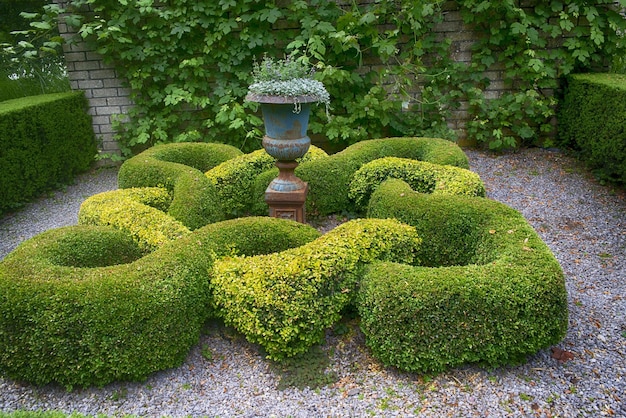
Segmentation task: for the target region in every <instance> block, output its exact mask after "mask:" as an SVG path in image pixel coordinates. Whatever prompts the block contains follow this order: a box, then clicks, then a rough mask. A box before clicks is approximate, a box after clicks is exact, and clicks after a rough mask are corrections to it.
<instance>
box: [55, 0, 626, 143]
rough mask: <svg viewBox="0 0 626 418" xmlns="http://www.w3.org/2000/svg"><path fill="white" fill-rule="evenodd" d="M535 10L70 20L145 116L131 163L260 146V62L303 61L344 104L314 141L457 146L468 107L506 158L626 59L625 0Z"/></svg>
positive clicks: (494, 7) (135, 114) (131, 15)
mask: <svg viewBox="0 0 626 418" xmlns="http://www.w3.org/2000/svg"><path fill="white" fill-rule="evenodd" d="M450 3H456V4H457V5H458V7H459V9H460V11H461V13H462V16H463V20H464V22H465V23H466V24H467V25H469V26H470V27H473V28H475V30H477V33H478V34H479V36H478V38H477V40H476V42H475V43H474V46H473V50H472V58H471V62H470V63H461V62H455V61H454V60H453V59H452V58H451V53H450V46H451V44H452V41H451V40H450V39H443V38H442V37H441V35H438V34H437V33H436V31H434V29H435V28H436V25H437V24H438V23H441V22H443V20H444V14H445V13H446V10H447V8H449V6H450ZM526 3H528V1H526V0H524V1H517V0H491V1H488V0H459V1H457V2H449V1H448V2H446V1H443V0H427V1H421V2H415V1H410V0H378V1H375V2H371V3H368V4H357V2H356V1H352V2H345V1H342V2H341V7H340V6H339V5H338V2H336V1H333V0H308V1H305V0H297V1H281V0H265V1H258V0H211V1H208V0H204V1H200V2H198V1H196V0H194V1H191V0H167V1H165V0H161V1H157V0H74V1H73V2H72V6H73V7H72V8H71V14H70V16H71V18H66V19H67V20H69V21H73V22H76V23H79V24H78V25H77V29H78V33H79V34H80V36H81V37H82V38H83V39H86V40H90V41H93V42H95V44H96V45H97V48H98V51H99V52H101V53H102V54H103V55H104V56H105V57H106V58H107V59H110V60H112V61H113V62H115V64H116V68H117V69H118V71H120V73H121V75H122V76H124V77H125V78H127V79H128V81H129V84H130V87H131V88H132V91H133V100H134V102H135V104H136V106H135V108H134V109H133V110H132V112H131V113H130V114H129V115H128V119H127V120H124V121H121V122H120V134H119V138H118V140H119V143H120V145H121V147H122V150H123V152H124V153H126V154H130V153H131V151H132V150H133V149H139V148H141V147H145V146H147V145H152V144H156V143H161V142H177V141H190V140H191V141H217V142H226V143H230V144H233V145H236V146H239V147H240V148H242V149H244V150H250V149H254V148H258V147H259V146H260V139H261V136H262V133H261V128H262V121H261V119H260V118H259V116H258V112H257V110H258V109H257V108H256V104H254V103H248V102H244V100H243V97H244V96H245V94H246V90H247V86H248V84H249V83H250V81H251V69H252V64H253V62H254V59H255V58H257V59H258V58H259V57H261V56H263V54H265V53H267V54H268V55H270V56H277V57H279V56H282V55H284V54H285V53H288V52H293V51H296V52H297V53H298V56H299V57H300V59H302V60H306V61H309V62H310V63H311V64H313V65H315V66H316V68H317V73H316V77H317V78H318V79H319V80H320V81H322V82H323V83H324V84H325V85H326V87H327V89H328V91H329V92H330V94H331V98H332V102H331V105H332V115H333V117H332V120H331V121H330V122H328V121H327V120H326V118H325V117H324V116H323V112H324V110H323V109H321V108H320V109H317V110H316V112H317V114H316V116H314V117H313V119H312V123H311V126H310V132H312V133H313V134H315V135H319V136H321V137H325V138H327V139H328V140H330V141H331V142H336V143H339V144H341V145H348V144H351V143H354V142H357V141H360V140H363V139H367V138H373V137H379V136H384V135H423V136H428V135H432V136H444V137H445V136H448V137H450V136H451V133H450V130H449V129H448V126H447V123H446V119H447V118H448V117H449V115H450V112H451V111H452V110H454V109H458V108H459V106H460V103H461V102H466V103H468V104H469V108H468V111H469V113H470V116H471V118H470V121H469V122H468V125H467V132H468V135H469V138H470V139H475V140H477V141H479V142H484V143H487V144H489V146H490V147H491V148H494V149H501V148H507V147H513V146H517V145H524V144H530V143H533V142H536V141H538V140H540V139H542V136H547V135H548V134H549V133H550V132H552V130H553V129H554V126H553V123H552V120H553V117H554V111H555V103H556V102H555V96H554V92H555V91H556V89H558V87H559V77H561V76H563V75H566V74H569V73H571V72H573V71H580V70H587V69H589V68H593V67H601V68H603V66H604V65H605V64H606V63H607V62H608V61H607V60H608V59H609V58H610V57H611V56H613V55H619V54H621V55H623V54H624V51H625V45H626V44H625V42H624V38H623V36H621V35H620V34H621V33H624V31H626V20H625V18H624V16H623V15H620V14H619V7H622V8H624V7H626V0H620V1H619V2H614V1H608V0H595V1H592V0H560V1H559V0H550V1H537V2H535V4H536V5H535V6H525V4H526ZM86 7H89V8H90V10H91V11H89V12H84V10H86ZM81 10H83V12H81ZM488 72H501V73H502V74H503V75H504V79H505V80H507V82H508V84H509V85H507V86H506V87H507V88H510V89H511V91H510V92H507V93H505V94H501V95H499V96H497V97H491V96H489V95H488V94H485V91H486V90H487V87H488V86H489V84H490V79H489V78H488V77H487V76H486V74H487V73H488Z"/></svg>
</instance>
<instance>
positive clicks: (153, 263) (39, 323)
mask: <svg viewBox="0 0 626 418" xmlns="http://www.w3.org/2000/svg"><path fill="white" fill-rule="evenodd" d="M318 236H319V233H318V232H317V231H315V230H314V229H313V228H311V227H310V226H308V225H301V224H297V223H294V222H289V221H285V220H280V219H274V218H245V219H237V220H233V221H225V222H221V223H216V224H212V225H208V226H206V227H204V228H201V229H199V230H196V231H194V232H193V233H191V234H189V235H187V236H186V237H183V238H181V239H178V240H176V241H172V242H170V243H169V244H166V245H164V246H162V247H160V248H159V249H158V250H156V251H154V252H153V253H150V254H148V255H147V256H145V257H143V258H139V259H137V260H136V261H133V258H135V257H136V256H137V255H138V253H139V249H138V247H137V245H136V244H135V243H134V242H133V241H132V239H131V238H130V236H128V235H127V234H124V233H122V232H120V231H116V230H113V229H111V228H109V227H95V226H72V227H65V228H59V229H54V230H50V231H47V232H45V233H43V234H40V235H38V236H36V237H34V238H31V239H30V240H27V241H25V242H24V243H22V244H21V245H20V246H19V247H18V248H17V249H16V250H15V251H13V252H12V253H11V254H9V255H8V256H7V257H6V258H5V259H4V260H3V261H2V262H1V263H0V313H1V315H0V372H2V373H4V374H6V376H8V377H11V378H14V379H17V380H25V381H28V382H32V383H35V384H40V385H43V384H47V383H51V382H56V383H60V384H62V385H65V386H66V387H68V388H72V387H74V386H91V385H104V384H107V383H109V382H112V381H115V380H142V379H145V378H146V377H147V376H148V375H149V374H150V373H152V372H155V371H157V370H163V369H167V368H170V367H175V366H178V365H180V364H181V363H182V362H183V361H184V359H185V357H186V356H187V353H188V352H189V349H190V348H191V346H192V345H193V344H195V343H197V341H198V338H199V336H200V329H201V327H202V325H203V324H204V321H205V320H206V319H207V318H208V317H209V316H211V315H212V313H213V304H212V303H211V300H212V298H211V295H210V289H211V287H210V276H209V271H210V270H211V267H212V264H213V262H214V260H215V259H216V258H219V257H222V256H224V255H227V254H233V253H235V254H249V255H256V254H259V253H263V252H265V251H267V252H276V251H282V250H285V249H287V248H291V247H294V246H300V245H303V244H305V243H307V242H310V241H311V240H313V239H315V238H316V237H318ZM70 247H72V248H70ZM123 261H130V262H129V263H127V264H118V263H119V262H123Z"/></svg>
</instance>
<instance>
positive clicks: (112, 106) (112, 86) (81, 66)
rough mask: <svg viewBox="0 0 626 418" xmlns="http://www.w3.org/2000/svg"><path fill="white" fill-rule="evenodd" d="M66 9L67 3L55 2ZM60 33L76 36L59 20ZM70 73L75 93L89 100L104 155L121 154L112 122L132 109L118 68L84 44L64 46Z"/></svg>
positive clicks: (66, 44) (96, 132)
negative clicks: (118, 73) (83, 93)
mask: <svg viewBox="0 0 626 418" xmlns="http://www.w3.org/2000/svg"><path fill="white" fill-rule="evenodd" d="M54 2H55V3H57V4H59V5H60V6H61V7H65V6H66V4H67V0H54ZM59 33H60V35H61V36H62V37H63V38H65V39H69V38H71V37H73V36H74V35H75V32H73V31H72V30H71V29H70V28H68V26H67V25H66V24H65V23H64V22H63V18H62V16H61V19H60V21H59ZM63 52H64V55H65V63H66V65H67V73H68V77H69V79H70V85H71V87H72V89H74V90H83V91H84V92H85V97H87V100H88V101H89V113H90V114H91V116H92V120H93V130H94V133H95V134H96V138H98V140H99V145H98V149H99V151H100V153H101V154H118V155H119V153H120V151H119V146H118V144H117V142H116V141H115V140H114V139H113V135H114V133H115V132H114V130H113V125H112V122H113V119H114V118H117V117H122V118H123V117H124V116H123V115H124V114H125V113H126V112H127V111H128V109H129V107H130V106H132V102H131V100H130V90H129V89H128V88H126V87H125V84H126V83H125V82H124V80H122V79H121V78H120V77H118V75H117V72H116V71H115V68H114V67H113V66H112V65H111V64H107V63H105V62H104V59H103V57H102V56H101V55H100V54H98V53H96V52H95V51H94V50H93V47H92V46H91V45H89V44H87V43H85V42H79V43H75V44H70V43H65V44H64V45H63Z"/></svg>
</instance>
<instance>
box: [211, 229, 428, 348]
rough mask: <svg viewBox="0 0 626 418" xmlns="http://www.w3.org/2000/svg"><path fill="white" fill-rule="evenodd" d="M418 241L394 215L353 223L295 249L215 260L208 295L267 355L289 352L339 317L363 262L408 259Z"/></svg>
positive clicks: (228, 320) (320, 333) (307, 345)
mask: <svg viewBox="0 0 626 418" xmlns="http://www.w3.org/2000/svg"><path fill="white" fill-rule="evenodd" d="M420 242H421V240H420V239H419V238H418V237H417V235H416V234H415V232H414V230H413V229H412V228H411V227H408V226H406V225H402V224H400V223H399V222H397V221H395V220H391V219H388V220H376V219H361V220H355V221H351V222H348V223H346V224H343V225H341V226H339V227H337V228H336V229H334V230H333V231H331V232H329V233H327V234H326V235H324V236H322V237H320V238H319V239H317V240H315V241H313V242H311V243H310V244H308V245H304V246H302V247H299V248H294V249H292V250H287V251H283V252H281V253H273V254H268V255H264V256H257V257H235V258H225V259H222V260H218V261H217V262H216V263H215V266H214V269H213V272H212V274H213V278H212V285H213V286H214V300H215V303H216V304H217V306H218V308H219V313H220V316H221V317H222V318H224V321H225V322H226V323H227V324H229V325H232V326H234V327H235V328H236V329H237V330H238V331H240V332H241V333H243V334H244V335H245V336H246V338H247V339H248V340H249V341H251V342H254V343H258V344H260V345H261V346H262V347H263V348H264V349H265V350H266V351H267V354H268V357H269V358H273V359H282V358H285V357H290V356H294V355H296V354H300V353H303V352H305V351H307V350H308V349H309V348H310V347H311V346H312V345H313V344H316V343H319V342H320V341H321V339H322V337H323V333H324V330H325V329H326V328H328V327H330V326H331V325H332V324H334V323H335V322H336V321H337V320H338V319H339V317H340V312H341V311H342V309H343V308H345V307H346V306H347V304H348V303H349V302H350V301H351V300H352V299H353V295H354V290H355V287H356V283H357V282H358V280H359V278H360V275H361V270H362V268H363V267H364V266H365V264H367V263H371V262H372V261H374V260H377V259H380V260H393V261H399V262H412V261H413V254H414V252H415V249H416V248H417V247H418V246H419V244H420Z"/></svg>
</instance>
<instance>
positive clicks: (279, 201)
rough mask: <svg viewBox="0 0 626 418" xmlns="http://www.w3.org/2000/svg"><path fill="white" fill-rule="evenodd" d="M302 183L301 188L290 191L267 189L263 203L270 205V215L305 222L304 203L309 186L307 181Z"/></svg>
mask: <svg viewBox="0 0 626 418" xmlns="http://www.w3.org/2000/svg"><path fill="white" fill-rule="evenodd" d="M304 185H305V187H304V188H303V189H300V190H295V191H292V192H277V191H274V190H270V189H267V190H266V191H265V203H267V204H268V206H269V207H270V216H271V217H274V218H282V219H291V220H293V221H296V222H300V223H306V212H305V209H304V203H305V201H306V195H307V192H308V190H309V187H308V184H307V183H304Z"/></svg>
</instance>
